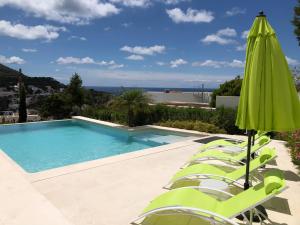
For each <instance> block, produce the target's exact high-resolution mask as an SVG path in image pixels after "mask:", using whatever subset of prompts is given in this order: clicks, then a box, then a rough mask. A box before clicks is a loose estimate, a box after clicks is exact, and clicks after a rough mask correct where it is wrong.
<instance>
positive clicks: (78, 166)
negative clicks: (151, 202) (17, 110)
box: [0, 116, 211, 182]
mask: <svg viewBox="0 0 300 225" xmlns="http://www.w3.org/2000/svg"><path fill="white" fill-rule="evenodd" d="M72 119H76V120H83V121H87V122H92V123H96V124H99V125H105V126H109V127H115V128H118V129H124V130H127V131H133V132H134V131H139V130H147V129H159V130H165V131H172V132H175V133H182V134H186V135H188V134H190V135H192V137H187V139H186V140H182V141H178V142H175V143H170V144H166V145H161V146H157V147H152V148H145V149H141V150H137V151H133V152H128V153H123V154H120V155H114V156H109V157H104V158H100V159H95V160H89V161H84V162H79V163H74V164H71V165H66V166H62V167H57V168H53V169H48V170H44V171H40V172H36V173H30V172H27V171H25V170H24V169H23V168H22V167H21V166H20V165H19V164H18V163H17V162H15V161H14V160H13V159H12V158H10V157H9V156H8V155H7V154H6V153H5V152H4V151H3V150H2V149H0V150H1V151H0V157H1V158H5V159H6V161H9V163H10V164H11V165H12V166H13V167H15V168H16V169H17V170H18V171H20V172H21V173H22V174H23V175H24V176H25V177H26V178H27V179H28V180H29V181H30V182H38V181H41V180H45V179H51V178H54V177H58V176H63V175H67V174H70V173H76V172H80V171H84V170H89V169H93V168H96V167H100V166H105V165H109V164H113V163H117V162H120V161H125V160H130V159H134V158H138V157H143V156H147V155H151V154H157V153H160V152H164V151H170V150H172V149H176V148H180V147H183V146H187V145H192V144H193V143H194V142H193V141H195V140H199V139H201V138H207V137H208V136H210V135H211V134H208V133H204V132H197V131H188V130H182V129H176V128H167V127H161V126H156V125H145V126H139V127H134V128H131V127H127V126H124V125H120V124H116V123H111V122H106V121H101V120H95V119H91V118H88V117H82V116H74V117H72ZM65 120H71V119H65ZM55 121H64V120H51V121H40V122H55ZM30 123H38V122H30ZM9 125H12V124H9Z"/></svg>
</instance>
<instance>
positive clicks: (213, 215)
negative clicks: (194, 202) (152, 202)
mask: <svg viewBox="0 0 300 225" xmlns="http://www.w3.org/2000/svg"><path fill="white" fill-rule="evenodd" d="M164 211H168V212H171V211H174V214H175V213H176V212H177V213H178V212H180V211H181V212H185V213H186V214H189V215H191V216H195V217H198V218H201V219H214V218H218V220H221V221H224V222H226V223H228V224H231V225H239V224H238V223H237V222H235V221H233V220H231V219H228V218H226V217H224V216H221V215H219V214H217V213H215V212H211V211H208V210H205V209H201V208H193V207H186V206H167V207H161V208H156V209H153V210H151V211H148V212H146V213H144V214H142V215H140V216H139V217H138V218H136V219H135V220H133V221H132V222H131V224H132V225H140V224H141V222H139V221H142V219H144V218H146V217H147V216H151V215H155V214H156V215H158V214H160V213H163V212H164ZM200 213H202V214H204V215H205V214H206V215H209V216H204V215H201V214H200ZM168 214H170V213H168Z"/></svg>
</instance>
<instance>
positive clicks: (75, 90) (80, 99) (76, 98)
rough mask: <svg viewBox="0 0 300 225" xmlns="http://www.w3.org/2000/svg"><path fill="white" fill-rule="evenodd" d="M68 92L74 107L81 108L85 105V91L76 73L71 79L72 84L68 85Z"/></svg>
mask: <svg viewBox="0 0 300 225" xmlns="http://www.w3.org/2000/svg"><path fill="white" fill-rule="evenodd" d="M66 92H67V94H69V96H70V99H71V104H72V106H73V107H74V106H78V107H79V108H81V106H82V105H83V103H84V90H83V87H82V80H81V78H80V76H79V74H77V73H75V74H74V75H73V76H72V77H71V79H70V84H69V85H68V87H67V89H66Z"/></svg>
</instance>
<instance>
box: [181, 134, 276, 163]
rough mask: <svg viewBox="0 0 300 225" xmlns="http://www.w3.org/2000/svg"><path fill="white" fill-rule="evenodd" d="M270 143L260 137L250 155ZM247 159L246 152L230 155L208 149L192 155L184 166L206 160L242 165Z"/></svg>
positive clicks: (268, 139) (267, 139) (264, 137)
mask: <svg viewBox="0 0 300 225" xmlns="http://www.w3.org/2000/svg"><path fill="white" fill-rule="evenodd" d="M270 141H271V139H270V137H268V136H262V137H260V138H259V139H258V140H257V143H256V144H255V145H254V146H253V147H252V148H251V153H255V152H257V151H258V150H260V149H261V148H262V147H263V146H265V145H267V144H269V143H270ZM246 157H247V151H246V150H245V151H242V152H240V153H238V154H235V155H233V154H231V153H227V152H223V151H220V150H218V149H209V150H207V151H204V152H200V153H198V154H196V155H194V156H193V157H192V158H191V159H190V160H189V161H188V162H187V163H186V164H185V166H186V165H194V164H198V163H201V162H203V161H207V160H219V161H223V162H228V163H232V164H238V163H242V160H243V159H245V158H246Z"/></svg>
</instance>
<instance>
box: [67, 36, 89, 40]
mask: <svg viewBox="0 0 300 225" xmlns="http://www.w3.org/2000/svg"><path fill="white" fill-rule="evenodd" d="M72 39H77V40H80V41H86V40H87V39H86V37H80V36H76V35H72V36H70V37H69V38H68V40H72Z"/></svg>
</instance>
